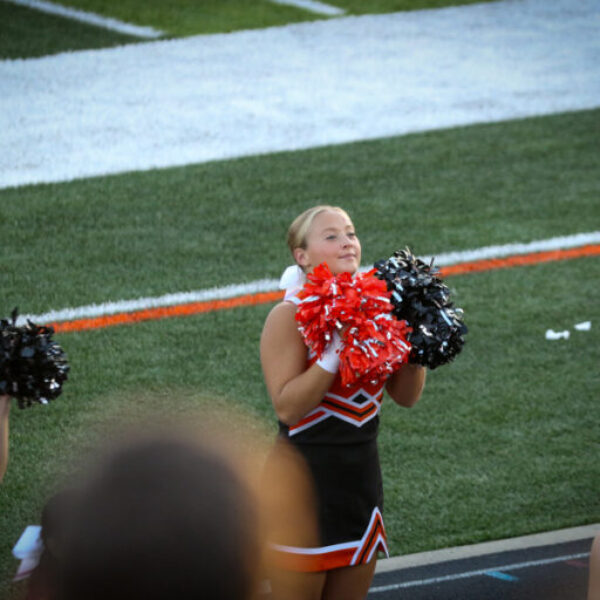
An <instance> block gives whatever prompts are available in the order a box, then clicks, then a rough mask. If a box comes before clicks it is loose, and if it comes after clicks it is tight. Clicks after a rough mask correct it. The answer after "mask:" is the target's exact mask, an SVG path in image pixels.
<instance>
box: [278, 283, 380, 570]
mask: <svg viewBox="0 0 600 600" xmlns="http://www.w3.org/2000/svg"><path fill="white" fill-rule="evenodd" d="M285 300H286V301H290V302H294V303H295V304H298V300H297V298H296V296H295V294H290V293H288V294H286V298H285ZM315 361H316V357H315V356H310V355H308V360H307V362H308V365H307V366H310V365H311V364H313V363H314V362H315ZM384 384H385V382H379V383H377V384H375V385H370V384H369V385H364V384H363V385H362V386H361V385H357V386H344V385H342V383H341V379H340V375H339V373H338V374H337V376H336V378H335V380H334V382H333V385H332V386H331V388H330V389H329V390H328V392H327V393H326V394H325V396H324V398H323V400H322V401H321V403H320V404H319V405H318V406H317V407H316V408H315V409H313V410H312V411H311V412H309V413H308V414H307V415H305V416H304V417H303V418H302V419H301V420H300V421H299V422H298V423H296V424H294V425H292V426H287V425H285V424H284V423H282V422H279V436H280V437H281V438H284V439H285V440H287V441H288V442H289V443H290V444H292V446H293V447H294V448H295V449H296V450H297V451H298V452H299V453H300V455H301V456H302V457H303V458H304V460H305V462H306V465H307V466H308V469H309V471H310V473H311V475H312V479H313V483H314V487H315V491H316V495H317V521H318V528H319V536H320V541H319V545H318V546H316V547H311V548H302V547H295V546H285V545H281V544H273V545H272V548H273V550H274V551H275V553H276V555H277V563H278V564H279V566H280V567H282V568H285V569H288V570H293V571H305V572H311V571H325V570H329V569H334V568H338V567H346V566H353V565H359V564H365V563H368V562H369V561H370V560H371V559H372V558H373V556H374V555H375V553H376V552H378V551H381V552H384V553H385V554H386V555H388V548H387V542H386V533H385V527H384V524H383V517H382V511H383V486H382V480H381V469H380V465H379V455H378V450H377V433H378V429H379V412H380V408H381V403H382V399H383V387H384Z"/></svg>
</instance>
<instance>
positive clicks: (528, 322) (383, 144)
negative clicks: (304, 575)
mask: <svg viewBox="0 0 600 600" xmlns="http://www.w3.org/2000/svg"><path fill="white" fill-rule="evenodd" d="M84 2H85V3H84ZM72 4H75V3H72ZM238 4H241V3H236V2H235V1H233V0H232V1H231V2H227V3H217V2H203V3H202V7H203V9H206V10H207V11H208V10H213V11H215V7H217V6H222V7H223V6H225V5H226V6H227V10H231V11H234V9H235V7H236V6H237V5H238ZM263 4H264V6H265V10H266V9H267V8H268V10H269V16H268V17H267V16H264V15H263V16H261V17H260V18H257V14H256V12H252V11H247V10H246V11H242V12H243V19H242V21H243V22H242V21H240V22H238V21H236V19H235V18H234V16H233V12H227V10H225V9H224V11H223V12H221V13H219V14H218V15H217V14H216V13H215V15H214V19H215V21H214V23H215V25H214V31H225V30H227V28H228V27H229V28H238V27H242V28H243V27H262V26H266V25H270V24H277V23H283V22H295V21H298V20H300V19H301V18H303V17H302V16H299V15H298V14H296V11H295V9H289V11H291V12H288V9H287V8H284V7H276V5H274V4H269V3H267V2H264V3H263ZM336 4H337V5H339V6H343V7H345V8H347V9H348V10H350V11H352V10H356V11H358V8H357V6H358V5H359V4H361V5H362V3H358V2H354V3H353V1H352V0H344V1H343V2H341V1H339V2H336ZM369 4H370V11H372V12H380V11H387V10H398V9H400V8H403V6H402V4H401V3H400V2H399V1H398V2H394V0H380V1H378V2H373V3H369ZM443 4H444V5H447V4H458V2H444V3H443ZM110 5H111V7H112V6H115V5H114V4H113V3H111V4H110ZM194 5H195V6H198V3H194ZM411 5H413V6H416V3H411ZM438 5H440V2H431V3H426V2H425V1H423V2H421V3H419V6H420V7H428V6H438ZM77 6H80V7H83V8H86V9H89V10H97V11H99V12H101V11H102V3H101V1H100V0H89V2H88V0H78V2H77ZM160 6H161V3H158V2H148V3H144V6H143V7H141V6H140V3H139V2H137V1H136V2H135V3H134V2H133V1H132V2H129V0H127V1H123V2H120V3H119V4H118V9H117V8H116V9H115V10H118V11H120V12H119V13H118V14H116V13H114V14H113V15H112V16H116V17H119V18H124V19H128V17H127V15H128V14H130V15H134V16H138V15H141V14H142V13H143V12H144V11H147V12H148V14H151V13H152V11H158V12H160V10H161V9H160ZM191 6H192V3H189V4H186V3H183V2H181V3H180V4H179V7H180V8H181V10H182V11H183V12H184V13H185V11H186V10H187V11H188V12H187V13H185V15H184V16H183V17H180V16H177V15H176V14H173V15H172V16H171V17H170V18H172V19H173V20H174V21H176V20H177V19H180V20H181V22H180V24H179V25H176V26H171V25H170V24H169V23H168V22H167V20H166V17H164V16H158V17H153V18H152V19H153V20H152V19H150V18H149V19H148V20H146V18H145V17H144V19H135V22H137V23H138V24H142V25H148V24H151V25H154V26H155V27H158V28H161V29H163V30H165V31H168V32H169V33H170V35H188V34H189V33H201V32H203V31H213V29H209V30H204V29H201V28H200V29H199V28H198V25H197V24H191V25H190V31H189V32H186V31H184V30H183V25H182V24H181V23H182V22H183V21H186V22H188V21H189V22H190V23H191V21H190V19H191V18H192V17H191V12H189V11H192V8H191ZM136 7H137V8H136ZM280 10H281V12H279V11H280ZM127 11H129V13H128V12H127ZM134 13H135V14H134ZM250 13H252V14H250ZM292 13H293V14H292ZM144 14H146V13H144ZM205 18H206V17H205V16H202V17H197V20H196V23H199V22H200V21H202V22H204V19H205ZM311 18H314V17H311ZM7 19H8V20H7ZM252 19H255V21H254V24H252ZM9 21H10V23H11V27H6V28H5V26H4V25H3V34H4V32H5V31H7V32H8V33H7V35H2V36H1V37H0V56H1V57H5V58H6V57H12V58H14V57H16V56H41V55H44V54H49V53H54V52H60V51H65V50H74V49H83V48H98V47H105V46H106V47H107V46H111V45H115V44H121V43H128V42H129V41H131V38H127V37H125V36H117V35H115V34H109V33H107V32H103V31H102V30H98V29H95V28H90V27H88V26H83V25H80V24H75V23H65V22H63V21H62V20H60V19H57V18H56V17H50V16H49V15H43V14H42V13H36V12H35V11H31V10H29V9H23V8H19V7H15V6H14V5H11V4H8V3H5V2H1V1H0V22H2V23H3V24H4V23H8V22H9ZM207 22H208V21H207ZM240 23H241V24H240ZM167 25H169V26H167ZM186 26H187V25H186ZM171 27H172V28H171ZM179 27H181V29H179ZM211 27H213V25H211ZM192 30H193V31H192ZM41 31H43V33H40V34H39V35H38V34H37V33H36V34H34V33H33V32H41ZM599 134H600V110H591V111H584V112H577V113H568V114H562V115H555V116H549V117H541V118H532V119H525V120H519V121H514V122H507V123H499V124H487V125H477V126H472V127H462V128H456V129H450V130H444V131H436V132H429V133H424V134H418V135H408V136H403V137H398V138H390V139H384V140H376V141H368V142H362V143H355V144H348V145H340V146H330V147H325V148H319V149H314V150H306V151H302V152H287V153H279V154H273V155H266V156H258V157H248V158H243V159H237V160H231V161H221V162H213V163H207V164H201V165H190V166H187V167H181V168H172V169H163V170H155V171H149V172H140V173H127V174H123V175H116V176H110V177H98V178H91V179H85V180H80V181H74V182H70V183H63V184H51V185H35V186H25V187H21V188H16V189H4V190H0V239H1V240H2V250H3V252H2V264H1V267H0V289H1V290H2V292H1V294H0V316H8V314H9V313H10V312H11V310H12V309H13V307H15V306H18V307H19V309H20V312H21V313H33V314H39V313H42V312H45V311H48V310H51V309H60V308H65V307H75V306H79V305H84V304H91V303H99V302H106V301H111V300H113V301H115V300H122V299H135V298H138V297H141V296H155V295H161V294H166V293H171V292H179V291H188V290H199V289H204V288H208V287H212V286H222V285H228V284H237V283H244V282H249V281H253V280H256V279H261V278H264V277H268V278H276V277H278V276H279V275H280V273H281V271H282V270H283V268H284V267H285V266H287V265H288V264H289V262H290V259H289V257H288V254H287V250H286V247H285V241H284V237H285V232H286V229H287V226H288V224H289V222H290V221H291V220H292V218H293V217H294V216H296V215H297V214H298V213H299V212H300V211H301V210H304V209H305V208H307V207H308V206H311V205H313V204H316V203H329V204H339V205H342V206H343V207H345V208H346V209H347V210H348V211H349V212H350V214H351V215H352V217H353V219H354V221H355V224H356V226H357V231H358V234H359V236H360V238H361V241H362V244H363V264H365V265H366V264H369V263H371V262H373V261H375V260H377V259H379V258H385V257H387V256H389V255H390V254H391V253H392V252H393V251H394V250H395V249H397V248H399V247H404V246H405V245H409V246H410V247H411V248H412V249H413V251H414V252H415V253H417V254H418V255H435V254H439V253H442V252H448V251H453V250H464V249H471V248H478V247H482V246H486V245H490V244H505V243H510V242H529V241H532V240H539V239H546V238H550V237H554V236H560V235H570V234H575V233H579V232H587V231H593V230H598V229H600V227H599V224H600V205H599V203H598V198H599V197H600V178H599V177H598V173H600V135H599ZM597 281H598V258H580V259H575V260H568V261H561V262H554V263H546V264H541V265H537V266H530V267H518V268H512V269H506V270H497V271H490V272H484V273H477V274H469V275H461V276H454V277H449V278H448V280H447V283H448V284H449V286H450V288H451V289H452V292H453V295H454V300H455V303H456V304H457V305H458V306H461V307H463V308H464V310H465V315H466V316H465V318H466V322H467V324H468V326H469V333H468V335H467V337H466V339H467V343H466V345H465V349H464V351H463V353H462V354H461V355H460V356H459V357H458V358H457V360H456V361H455V362H453V363H452V364H450V365H448V366H444V367H442V368H439V369H436V370H435V371H432V372H430V373H429V374H428V381H427V386H426V390H425V393H424V395H423V398H422V400H421V402H420V403H419V404H417V406H415V407H414V408H413V409H411V410H403V409H399V408H397V407H395V406H394V405H393V404H392V403H391V402H390V401H389V400H388V402H387V403H385V404H384V409H383V413H382V429H381V436H380V450H381V459H382V468H383V473H384V486H385V494H386V507H385V518H386V524H387V528H388V534H389V537H390V549H391V551H392V553H393V554H401V553H411V552H417V551H422V550H428V549H436V548H443V547H448V546H453V545H457V544H468V543H474V542H480V541H485V540H492V539H499V538H505V537H511V536H517V535H522V534H529V533H534V532H541V531H548V530H553V529H558V528H562V527H570V526H576V525H583V524H589V523H595V522H598V521H600V501H599V498H598V486H597V482H598V481H599V480H600V466H599V464H600V461H599V460H598V451H599V450H600V448H599V444H598V440H599V435H598V431H599V430H598V423H599V422H600V408H599V407H598V402H597V399H598V395H599V390H600V386H599V383H600V381H599V379H600V376H599V374H598V373H599V372H598V364H599V360H600V304H599V303H598V285H597ZM271 306H272V305H260V306H255V307H248V308H238V309H234V310H228V311H221V312H214V313H209V314H203V315H198V316H194V317H186V318H172V319H165V320H161V321H154V322H145V323H140V324H137V325H127V326H120V327H112V328H108V329H104V330H94V331H86V332H79V333H69V334H61V335H57V336H56V339H57V341H58V342H59V343H60V344H61V345H62V346H63V347H64V349H65V350H66V351H67V353H68V356H69V359H70V363H71V374H70V378H69V381H68V382H67V383H66V384H65V388H64V393H63V395H62V396H61V397H60V398H59V399H57V400H56V401H55V402H53V403H52V404H51V405H50V406H46V407H42V406H35V407H32V408H30V409H27V410H22V411H20V410H18V408H17V407H16V405H15V406H14V407H13V409H12V414H11V440H10V443H11V459H10V464H9V469H8V472H7V475H6V477H5V479H4V481H3V483H2V484H1V485H0V598H7V599H8V598H10V599H11V600H15V599H17V598H19V597H21V595H22V591H23V586H19V585H12V584H11V583H10V579H11V577H12V576H13V574H14V571H15V569H16V566H17V561H16V560H14V559H13V558H12V556H11V548H12V546H13V544H14V543H15V542H16V540H17V539H18V536H19V535H20V533H21V531H22V530H23V528H24V527H25V526H26V525H28V524H32V523H39V520H40V510H41V508H42V506H43V504H44V502H45V500H46V498H47V497H48V496H49V495H50V494H51V493H52V492H53V491H54V490H56V489H57V487H59V486H60V485H61V484H62V482H64V481H65V480H68V478H69V476H70V475H71V474H72V473H73V472H74V471H76V469H77V468H78V466H79V465H81V464H82V461H83V464H85V460H86V457H87V456H88V455H89V454H90V453H93V452H94V451H95V448H96V447H97V446H98V445H100V446H106V445H110V443H111V440H112V439H113V435H114V434H115V433H116V432H117V431H119V430H121V428H123V427H126V426H127V425H135V424H138V425H139V424H141V423H146V422H148V423H152V424H156V423H167V424H168V423H170V420H171V419H173V420H175V421H178V420H181V419H184V420H186V421H194V420H200V421H202V420H203V419H204V418H205V415H206V414H212V413H213V411H216V412H217V414H221V412H223V413H224V412H231V411H233V412H234V413H235V414H236V415H238V417H239V420H236V422H235V424H234V426H233V431H232V434H231V436H232V439H237V438H238V437H242V435H243V434H245V433H246V432H247V431H248V430H250V431H251V432H252V433H253V435H254V436H256V438H257V440H259V441H260V442H261V443H262V442H266V443H270V440H271V439H272V438H273V436H274V435H275V431H276V427H275V417H274V414H273V411H272V408H271V406H270V402H269V400H268V397H267V394H266V390H265V388H264V384H263V381H262V374H261V370H260V364H259V357H258V340H259V336H260V332H261V329H262V325H263V322H264V319H265V317H266V315H267V313H268V311H269V310H270V309H271ZM584 320H591V321H592V330H591V331H590V332H575V331H574V330H573V325H574V324H575V323H577V322H580V321H584ZM548 328H553V329H557V330H562V329H570V330H571V338H570V339H569V340H562V341H556V342H549V341H546V340H545V339H544V332H545V331H546V329H548Z"/></svg>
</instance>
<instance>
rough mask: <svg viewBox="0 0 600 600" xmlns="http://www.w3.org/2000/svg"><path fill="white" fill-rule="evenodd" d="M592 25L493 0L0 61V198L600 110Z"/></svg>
mask: <svg viewBox="0 0 600 600" xmlns="http://www.w3.org/2000/svg"><path fill="white" fill-rule="evenodd" d="M64 1H67V0H64ZM325 1H327V0H325ZM330 1H331V2H333V3H334V4H335V2H336V0H330ZM599 18H600V3H599V2H598V0H578V1H577V2H572V0H553V1H552V2H548V1H547V0H519V1H518V2H515V1H513V0H502V1H498V2H485V3H475V4H470V5H466V6H454V7H447V8H443V9H434V10H422V11H408V12H399V13H392V14H378V15H365V16H346V17H341V18H318V17H315V20H314V21H312V22H307V23H296V24H290V25H286V26H281V27H270V28H266V29H256V30H244V31H237V32H233V33H228V34H214V35H196V36H191V37H188V38H185V39H174V40H161V41H158V42H151V43H147V44H125V45H121V46H118V47H116V48H106V49H101V50H84V51H80V52H62V53H59V54H55V55H52V56H44V57H39V58H34V59H26V60H0V131H1V132H2V135H1V136H0V189H5V188H13V187H19V186H21V185H29V184H39V183H50V182H59V181H71V180H74V179H81V178H87V177H94V176H99V175H108V174H116V173H126V172H131V171H148V170H154V169H158V168H164V167H174V166H183V165H190V164H199V163H206V162H210V161H214V160H229V159H232V158H238V157H242V156H257V155H265V154H271V153H274V152H281V151H285V152H288V151H296V150H302V149H307V148H322V147H325V146H330V145H337V144H346V143H353V142H357V141H364V140H379V139H382V138H388V137H396V136H401V135H406V134H412V133H418V132H423V131H432V130H440V129H447V128H451V127H458V126H467V125H474V124H477V123H499V122H504V121H507V120H514V119H520V118H526V117H534V116H535V117H538V116H542V115H549V114H556V113H563V112H572V111H580V110H588V109H591V108H598V106H600V61H598V54H599V52H600V36H598V35H597V31H596V29H597V27H595V25H596V23H597V22H598V19H599ZM459 32H460V33H459ZM274 57H276V58H277V60H274ZM91 90H93V93H91V92H90V91H91ZM40 115H43V118H41V117H40Z"/></svg>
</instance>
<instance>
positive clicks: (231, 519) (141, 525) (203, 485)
mask: <svg viewBox="0 0 600 600" xmlns="http://www.w3.org/2000/svg"><path fill="white" fill-rule="evenodd" d="M258 529H259V526H258V510H257V507H256V503H255V501H254V498H253V493H252V491H251V490H250V487H249V485H248V484H247V482H246V481H244V478H243V477H242V476H241V475H239V473H238V469H236V468H234V466H233V464H232V461H230V460H229V459H227V458H226V457H225V454H224V453H221V452H218V451H217V450H216V449H214V448H210V447H208V446H206V445H201V444H199V443H196V442H193V441H190V439H188V438H183V437H171V436H168V435H154V436H149V437H146V438H141V439H137V440H136V441H134V442H131V443H129V444H128V445H126V446H122V447H120V448H119V449H118V450H116V451H115V452H113V453H112V454H111V455H109V456H108V458H107V459H105V460H104V461H103V462H102V463H101V464H100V465H99V467H98V468H96V469H94V470H93V472H92V474H91V476H90V477H89V478H88V479H87V481H86V482H84V483H83V485H82V486H81V488H80V491H79V492H78V494H77V499H76V501H75V502H74V503H73V504H71V505H70V515H69V518H68V523H67V524H66V526H65V535H64V541H63V542H62V550H61V561H60V563H61V567H60V571H61V572H60V577H59V580H60V584H59V587H60V592H59V597H60V598H62V599H63V600H107V599H109V598H110V599H111V600H119V599H121V598H122V599H123V600H136V599H140V600H141V599H143V600H166V599H169V600H170V599H172V598H203V599H206V600H211V599H216V598H219V599H228V600H238V599H240V600H242V599H243V600H246V599H248V598H251V597H252V596H253V593H254V590H255V588H256V586H257V577H258V572H259V570H260V569H259V561H260V554H261V552H260V543H259V534H258Z"/></svg>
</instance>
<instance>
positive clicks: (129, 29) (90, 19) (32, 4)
mask: <svg viewBox="0 0 600 600" xmlns="http://www.w3.org/2000/svg"><path fill="white" fill-rule="evenodd" d="M6 1H7V2H12V3H13V4H18V5H20V6H25V7H27V8H32V9H34V10H39V11H42V12H45V13H49V14H52V15H57V16H59V17H65V18H66V19H72V20H73V21H80V22H82V23H86V24H87V25H95V26H96V27H102V28H103V29H109V30H110V31H116V32H118V33H125V34H127V35H132V36H135V37H140V38H145V39H157V38H159V37H162V36H163V35H164V32H163V31H159V30H158V29H154V28H153V27H145V26H142V25H133V24H132V23H125V22H124V21H119V20H118V19H113V18H112V17H103V16H102V15H98V14H96V13H92V12H88V11H85V10H79V9H77V8H71V7H69V6H63V5H62V4H56V3H54V2H46V1H45V0H6Z"/></svg>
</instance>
